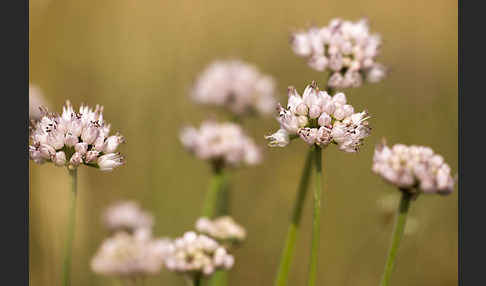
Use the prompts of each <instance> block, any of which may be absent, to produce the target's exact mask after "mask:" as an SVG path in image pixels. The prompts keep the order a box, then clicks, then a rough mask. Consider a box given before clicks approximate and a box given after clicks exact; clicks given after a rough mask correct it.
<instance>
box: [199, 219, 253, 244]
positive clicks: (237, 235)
mask: <svg viewBox="0 0 486 286" xmlns="http://www.w3.org/2000/svg"><path fill="white" fill-rule="evenodd" d="M196 230H197V231H198V232H200V233H203V234H205V235H207V236H209V237H212V238H214V239H216V240H217V241H219V242H221V243H223V244H226V243H228V244H230V245H231V244H233V243H235V244H236V243H240V242H242V241H243V240H245V238H246V230H245V229H244V228H243V227H242V226H241V225H239V224H237V223H236V222H235V221H234V220H233V218H232V217H230V216H221V217H217V218H215V219H213V220H211V219H209V218H207V217H201V218H199V219H198V220H197V222H196Z"/></svg>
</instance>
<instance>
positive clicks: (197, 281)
mask: <svg viewBox="0 0 486 286" xmlns="http://www.w3.org/2000/svg"><path fill="white" fill-rule="evenodd" d="M193 282H194V283H193V285H194V286H201V277H200V276H199V275H198V276H195V277H194V280H193Z"/></svg>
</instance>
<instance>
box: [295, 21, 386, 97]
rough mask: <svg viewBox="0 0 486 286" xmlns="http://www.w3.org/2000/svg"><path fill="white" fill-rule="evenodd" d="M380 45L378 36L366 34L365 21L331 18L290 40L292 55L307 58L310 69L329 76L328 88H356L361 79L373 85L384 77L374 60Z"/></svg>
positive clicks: (296, 34) (361, 81)
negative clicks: (326, 23)
mask: <svg viewBox="0 0 486 286" xmlns="http://www.w3.org/2000/svg"><path fill="white" fill-rule="evenodd" d="M380 45H381V38H380V36H379V35H378V34H370V32H369V26H368V22H367V20H366V19H362V20H360V21H357V22H351V21H343V20H341V19H333V20H331V21H330V23H329V25H328V26H326V27H322V28H317V27H312V28H310V29H309V30H307V31H301V32H297V33H295V34H293V35H292V39H291V46H292V49H293V51H294V52H295V54H297V55H298V56H301V57H306V58H308V64H309V66H310V67H311V68H313V69H315V70H318V71H325V70H329V71H330V72H331V73H332V74H331V77H330V79H329V82H328V86H330V87H332V88H348V87H359V86H361V84H362V83H363V79H364V80H366V81H368V82H373V83H374V82H378V81H380V80H381V79H382V78H384V77H385V74H386V70H385V68H384V66H383V65H381V64H379V63H377V62H376V61H375V58H376V57H377V56H378V54H379V47H380Z"/></svg>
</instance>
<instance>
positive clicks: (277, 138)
mask: <svg viewBox="0 0 486 286" xmlns="http://www.w3.org/2000/svg"><path fill="white" fill-rule="evenodd" d="M278 110H279V117H278V118H277V120H278V121H279V123H280V129H279V130H278V131H277V132H275V133H274V134H272V135H269V136H265V138H266V139H268V140H270V142H269V146H270V147H284V146H287V145H288V144H289V143H290V139H291V137H297V136H298V137H300V138H301V139H302V140H304V141H305V142H306V143H307V144H309V145H314V144H315V145H318V146H320V147H322V148H324V147H327V146H328V145H329V144H331V143H334V144H337V145H338V148H339V150H341V151H345V152H357V151H358V150H359V147H360V146H361V145H362V142H363V139H364V138H366V137H368V136H369V135H370V131H371V128H370V126H369V125H368V121H367V120H368V119H369V118H370V117H369V116H368V113H367V112H366V111H363V112H358V113H355V112H354V108H353V106H351V105H349V104H347V103H346V96H345V95H344V93H336V94H335V95H334V96H331V95H329V94H328V93H327V92H325V91H321V90H319V88H318V87H317V84H316V82H315V81H314V82H312V83H311V84H310V85H308V86H307V87H306V88H305V90H304V93H303V95H302V97H301V96H300V95H299V93H298V92H297V90H296V89H295V88H294V87H289V99H288V103H287V108H284V107H282V106H281V105H279V107H278Z"/></svg>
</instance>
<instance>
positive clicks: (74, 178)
mask: <svg viewBox="0 0 486 286" xmlns="http://www.w3.org/2000/svg"><path fill="white" fill-rule="evenodd" d="M69 175H70V177H71V196H72V198H71V209H70V210H69V221H68V229H67V236H66V250H65V253H64V259H63V271H62V285H63V286H68V285H70V283H71V257H72V248H73V239H74V224H75V222H76V197H77V189H78V169H74V170H69Z"/></svg>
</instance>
